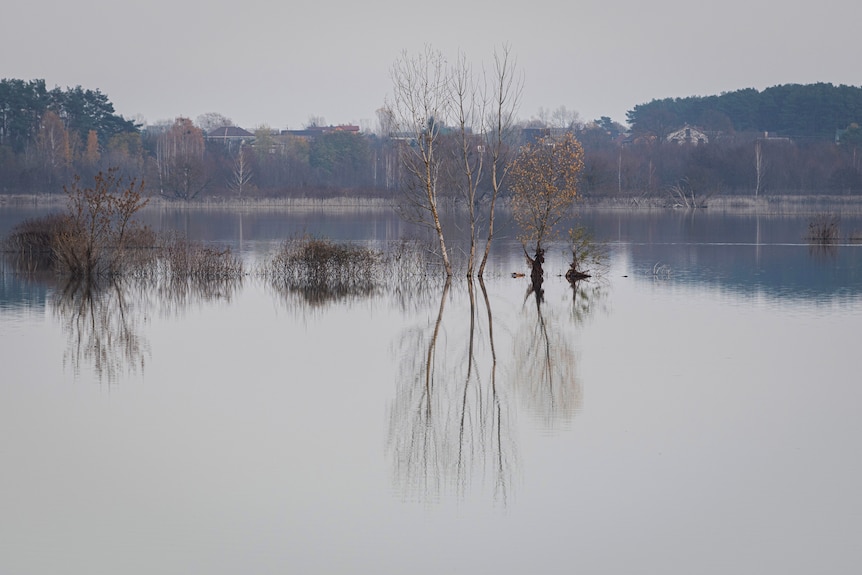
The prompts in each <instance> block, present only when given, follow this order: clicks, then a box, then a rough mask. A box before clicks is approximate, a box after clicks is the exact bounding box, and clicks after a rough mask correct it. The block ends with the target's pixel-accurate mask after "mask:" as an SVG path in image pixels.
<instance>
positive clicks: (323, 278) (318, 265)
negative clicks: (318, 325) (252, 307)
mask: <svg viewBox="0 0 862 575" xmlns="http://www.w3.org/2000/svg"><path fill="white" fill-rule="evenodd" d="M382 261H383V254H382V253H381V252H379V251H377V250H374V249H371V248H368V247H365V246H359V245H355V244H339V243H336V242H333V241H332V240H329V239H324V238H314V237H303V238H299V239H293V240H288V241H286V242H284V243H283V244H282V245H281V247H280V248H279V249H278V250H277V251H276V252H275V254H273V255H272V257H271V258H270V259H269V260H268V261H267V262H266V263H265V264H264V266H263V270H262V273H263V275H264V276H266V277H268V278H270V279H275V280H279V281H282V282H284V283H285V284H287V285H290V286H295V287H319V286H325V287H327V288H329V289H334V290H337V289H343V288H348V289H350V288H358V287H363V286H369V285H371V286H373V285H374V284H375V283H376V282H377V280H378V279H379V277H380V271H381V263H382Z"/></svg>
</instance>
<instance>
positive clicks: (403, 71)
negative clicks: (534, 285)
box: [380, 46, 522, 276]
mask: <svg viewBox="0 0 862 575" xmlns="http://www.w3.org/2000/svg"><path fill="white" fill-rule="evenodd" d="M492 70H493V71H492V72H488V71H485V70H483V72H482V73H481V74H479V73H477V72H476V71H475V70H474V68H473V67H472V66H471V65H470V63H469V62H468V60H467V58H466V57H465V56H464V55H460V56H459V58H458V61H457V63H456V64H455V65H454V66H449V65H448V64H447V63H446V60H445V58H444V57H443V55H442V54H441V53H440V52H437V51H434V50H432V49H431V48H427V47H426V49H425V51H424V52H423V53H420V54H419V55H417V56H413V57H410V56H407V55H406V54H405V55H404V56H402V58H401V59H399V60H398V61H397V62H396V63H395V65H394V66H393V72H392V79H393V98H392V100H391V101H390V102H387V104H386V106H385V108H384V109H383V110H382V111H381V114H380V120H381V121H380V123H381V126H385V127H386V128H385V129H386V130H387V133H388V135H390V136H394V137H396V138H397V139H398V140H399V142H400V151H401V156H400V160H401V161H400V163H401V167H402V171H403V173H404V175H405V176H406V177H405V179H404V181H403V182H402V186H403V191H404V194H403V197H404V198H405V199H406V202H405V204H406V205H405V206H403V209H402V213H403V214H404V215H406V216H407V217H409V218H410V219H412V220H413V221H418V222H420V223H422V224H425V225H427V226H428V227H430V228H432V229H433V230H434V233H435V235H436V239H437V243H438V244H439V250H440V258H441V260H442V263H443V267H444V269H445V271H446V275H447V276H451V275H452V265H451V262H450V260H449V249H448V247H447V245H446V236H445V234H444V230H443V226H442V224H441V219H440V209H441V202H440V200H441V198H443V197H445V196H449V197H451V198H454V199H455V200H456V201H458V202H463V205H464V206H465V208H466V209H465V210H464V211H463V212H460V213H461V214H465V215H464V217H462V218H461V219H460V221H458V222H457V223H456V225H458V226H459V227H461V228H463V229H466V230H468V231H469V234H470V245H469V249H468V254H467V270H466V272H467V275H468V276H472V275H473V274H474V273H476V268H477V263H478V262H477V260H478V259H479V250H480V246H479V237H480V234H481V233H482V225H483V224H485V223H486V224H487V240H486V242H485V246H484V251H483V252H482V254H481V263H478V273H477V275H479V276H481V275H482V273H483V271H484V268H485V264H486V262H487V259H488V253H489V251H490V247H491V241H492V239H493V237H494V211H495V208H496V202H497V198H498V197H499V193H500V190H501V187H502V184H503V179H504V178H505V175H506V172H507V171H508V168H509V165H510V164H511V161H512V155H513V154H512V150H513V149H514V146H512V145H511V141H512V134H513V127H514V117H515V111H516V109H517V106H518V101H519V97H520V91H521V85H522V83H521V81H520V80H519V79H518V78H517V77H516V75H515V64H514V59H513V58H512V57H511V55H510V49H509V47H508V46H504V47H503V48H502V49H501V50H500V51H498V52H495V54H494V66H493V68H492ZM486 173H490V179H491V183H490V191H486V190H485V188H486V186H480V183H481V182H482V179H483V177H484V176H485V174H486Z"/></svg>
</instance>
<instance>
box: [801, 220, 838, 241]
mask: <svg viewBox="0 0 862 575" xmlns="http://www.w3.org/2000/svg"><path fill="white" fill-rule="evenodd" d="M839 221H840V220H839V218H838V216H835V215H830V214H817V215H816V216H814V217H813V218H811V220H810V221H809V222H808V233H807V234H806V235H805V239H806V240H807V241H808V242H809V243H812V244H832V243H836V242H837V241H838V240H839V238H840V237H841V229H840V226H839Z"/></svg>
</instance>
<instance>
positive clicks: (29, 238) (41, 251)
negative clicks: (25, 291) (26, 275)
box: [2, 213, 68, 270]
mask: <svg viewBox="0 0 862 575" xmlns="http://www.w3.org/2000/svg"><path fill="white" fill-rule="evenodd" d="M67 226H68V219H67V218H66V216H64V215H63V214H59V213H55V214H48V215H46V216H42V217H38V218H31V219H27V220H24V221H23V222H21V223H20V224H18V225H17V226H15V227H14V228H12V231H11V232H10V233H9V235H8V236H6V238H4V240H3V245H2V248H3V251H6V252H9V253H12V254H14V256H15V258H16V261H17V262H18V263H20V264H21V265H22V266H23V267H26V268H27V269H42V270H44V269H51V268H53V267H54V264H55V262H56V258H55V255H54V250H55V248H56V246H57V242H58V239H59V237H60V236H61V234H64V233H66V228H67Z"/></svg>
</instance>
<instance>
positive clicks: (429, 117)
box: [385, 47, 452, 277]
mask: <svg viewBox="0 0 862 575" xmlns="http://www.w3.org/2000/svg"><path fill="white" fill-rule="evenodd" d="M392 82H393V96H394V101H393V102H391V103H387V105H386V109H385V113H386V115H387V117H388V118H389V120H390V121H391V125H392V126H394V127H395V129H396V131H397V132H399V133H402V134H404V135H405V136H406V137H409V138H410V143H408V144H405V145H402V146H401V164H402V166H403V167H404V170H405V172H406V175H407V177H408V179H409V181H408V182H407V184H406V186H405V188H404V197H405V199H406V201H407V203H408V206H406V207H405V210H406V211H408V212H409V213H408V217H409V218H411V219H413V220H414V221H416V222H417V223H420V224H425V225H430V226H431V227H433V229H434V232H435V234H436V236H437V241H438V242H439V244H440V258H441V260H442V262H443V267H444V269H445V271H446V276H447V277H451V276H452V265H451V263H450V261H449V253H448V250H447V249H446V240H445V236H444V234H443V226H442V224H441V223H440V212H439V209H438V189H437V182H438V177H439V175H440V169H441V165H442V161H443V157H442V154H440V153H439V152H438V150H437V142H438V139H439V137H440V126H441V125H444V124H445V120H446V118H447V117H448V114H449V107H450V105H451V101H450V98H449V94H448V90H449V80H448V76H447V70H446V63H445V60H444V58H443V55H442V54H440V53H439V52H435V51H433V50H431V48H430V47H426V48H425V51H424V52H423V53H421V54H419V55H418V56H415V57H412V58H411V57H408V56H407V54H406V53H405V54H404V55H402V57H401V58H400V59H399V60H397V61H396V62H395V64H394V66H393V67H392Z"/></svg>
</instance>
